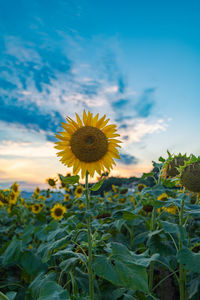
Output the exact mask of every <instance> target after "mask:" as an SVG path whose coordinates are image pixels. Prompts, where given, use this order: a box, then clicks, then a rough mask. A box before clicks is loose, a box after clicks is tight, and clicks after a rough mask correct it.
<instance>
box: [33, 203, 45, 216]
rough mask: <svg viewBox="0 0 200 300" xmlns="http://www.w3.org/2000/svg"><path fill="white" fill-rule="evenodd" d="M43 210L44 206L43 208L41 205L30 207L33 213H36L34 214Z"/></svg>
mask: <svg viewBox="0 0 200 300" xmlns="http://www.w3.org/2000/svg"><path fill="white" fill-rule="evenodd" d="M42 208H43V206H42V207H41V205H40V204H33V205H31V207H30V209H31V211H32V213H34V214H38V213H39V212H40V211H41V210H42Z"/></svg>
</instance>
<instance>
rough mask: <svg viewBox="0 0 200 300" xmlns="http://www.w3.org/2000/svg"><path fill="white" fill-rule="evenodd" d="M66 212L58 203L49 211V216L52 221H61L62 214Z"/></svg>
mask: <svg viewBox="0 0 200 300" xmlns="http://www.w3.org/2000/svg"><path fill="white" fill-rule="evenodd" d="M66 211H67V209H66V207H65V206H63V205H62V204H60V203H57V204H55V205H54V206H53V208H52V209H51V216H52V218H53V219H54V220H61V219H62V218H63V215H64V213H65V212H66Z"/></svg>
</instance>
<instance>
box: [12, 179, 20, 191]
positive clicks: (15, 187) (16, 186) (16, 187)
mask: <svg viewBox="0 0 200 300" xmlns="http://www.w3.org/2000/svg"><path fill="white" fill-rule="evenodd" d="M11 190H12V191H13V192H14V193H17V192H19V184H18V183H17V182H14V183H13V184H12V186H11Z"/></svg>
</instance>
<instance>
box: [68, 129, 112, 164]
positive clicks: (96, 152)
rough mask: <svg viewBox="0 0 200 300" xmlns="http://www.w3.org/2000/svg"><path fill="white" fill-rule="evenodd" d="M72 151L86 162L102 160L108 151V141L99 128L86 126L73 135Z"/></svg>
mask: <svg viewBox="0 0 200 300" xmlns="http://www.w3.org/2000/svg"><path fill="white" fill-rule="evenodd" d="M70 144H71V150H72V152H73V153H74V155H75V156H76V157H77V158H78V159H79V160H80V161H84V162H94V161H98V160H100V159H101V158H102V157H103V156H104V155H105V154H106V152H107V150H108V139H107V137H106V135H105V134H104V133H103V132H102V131H101V130H100V129H98V128H96V127H92V126H84V127H81V128H79V129H77V130H76V131H75V132H74V134H73V135H72V138H71V141H70Z"/></svg>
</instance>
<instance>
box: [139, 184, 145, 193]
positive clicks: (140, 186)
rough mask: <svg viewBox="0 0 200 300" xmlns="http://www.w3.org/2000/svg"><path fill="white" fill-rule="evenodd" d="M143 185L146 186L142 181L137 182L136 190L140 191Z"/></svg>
mask: <svg viewBox="0 0 200 300" xmlns="http://www.w3.org/2000/svg"><path fill="white" fill-rule="evenodd" d="M145 187H147V186H146V184H144V183H139V184H138V185H137V188H138V191H139V192H141V191H142V190H143V189H144V188H145Z"/></svg>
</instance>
